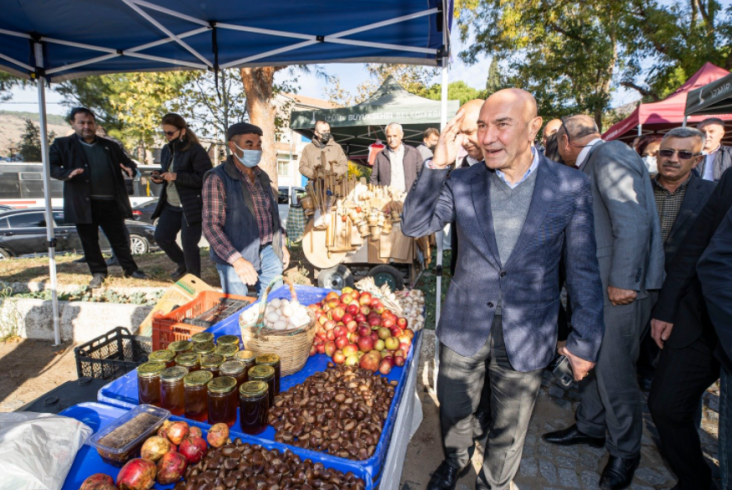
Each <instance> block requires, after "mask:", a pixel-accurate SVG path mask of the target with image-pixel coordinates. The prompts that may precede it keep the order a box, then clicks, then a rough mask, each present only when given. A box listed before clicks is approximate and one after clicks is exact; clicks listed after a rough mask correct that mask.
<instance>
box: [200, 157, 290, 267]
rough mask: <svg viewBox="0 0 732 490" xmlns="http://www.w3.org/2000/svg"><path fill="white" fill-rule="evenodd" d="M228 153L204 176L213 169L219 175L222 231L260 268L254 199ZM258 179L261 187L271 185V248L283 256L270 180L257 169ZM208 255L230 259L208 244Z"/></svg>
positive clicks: (240, 251) (209, 173)
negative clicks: (223, 218) (223, 208)
mask: <svg viewBox="0 0 732 490" xmlns="http://www.w3.org/2000/svg"><path fill="white" fill-rule="evenodd" d="M231 158H232V157H229V159H228V160H226V162H225V163H224V164H223V165H219V166H217V167H214V168H213V169H212V170H210V171H209V172H207V173H206V176H205V177H204V182H205V180H206V179H207V178H208V177H210V176H211V174H212V173H215V174H216V175H218V177H219V178H220V179H221V181H222V182H223V183H224V192H225V193H226V222H225V223H224V233H225V234H226V236H227V237H228V238H229V241H230V242H231V244H232V245H233V246H234V248H235V249H237V250H238V251H239V253H241V255H242V257H244V260H246V261H248V262H251V264H252V266H253V267H254V268H255V269H256V270H259V269H260V267H261V261H260V258H259V251H260V248H261V247H260V243H259V226H258V225H257V218H256V217H255V216H254V200H253V199H252V196H251V194H249V192H248V191H247V186H246V184H245V183H244V182H242V180H241V179H243V178H244V177H243V176H242V175H241V173H239V171H238V170H237V169H236V166H235V165H234V162H233V161H232V160H231ZM259 182H260V183H261V185H262V188H263V189H265V190H267V189H270V192H269V194H270V196H269V197H270V209H271V210H272V230H273V235H272V248H273V249H274V251H275V254H277V256H278V257H279V258H280V259H282V234H281V231H280V213H279V212H278V210H277V201H276V200H275V198H274V193H273V192H272V191H271V189H272V184H271V183H270V180H269V176H268V175H267V174H266V173H265V172H260V173H259ZM211 259H212V260H213V261H214V262H216V263H217V264H222V265H229V263H228V262H227V261H226V260H224V259H222V258H221V257H219V256H218V255H216V253H215V252H214V250H213V247H212V248H211Z"/></svg>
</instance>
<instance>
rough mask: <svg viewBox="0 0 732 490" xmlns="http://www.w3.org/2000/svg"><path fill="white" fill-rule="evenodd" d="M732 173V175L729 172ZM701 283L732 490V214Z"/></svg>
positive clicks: (724, 463) (722, 454)
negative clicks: (714, 343) (718, 366)
mask: <svg viewBox="0 0 732 490" xmlns="http://www.w3.org/2000/svg"><path fill="white" fill-rule="evenodd" d="M727 173H729V172H727ZM696 270H697V273H698V274H699V282H700V283H701V285H702V290H703V291H704V299H705V300H706V304H707V309H708V311H709V318H710V319H711V321H712V324H713V325H714V329H715V331H716V332H717V336H718V337H719V346H718V347H717V352H716V355H717V357H718V358H719V359H720V360H721V361H722V379H721V390H720V394H719V397H720V404H719V417H720V424H719V468H720V470H721V473H722V475H721V476H722V488H723V489H726V488H732V481H730V479H731V478H732V474H731V473H732V472H730V468H731V467H732V461H730V456H732V453H730V450H731V449H732V447H730V446H731V445H732V437H730V436H731V435H732V434H730V433H729V427H730V425H729V423H730V413H732V412H731V411H732V407H731V406H730V400H729V396H730V391H729V390H730V389H732V386H730V382H732V375H730V373H732V361H730V359H732V280H731V279H730V278H732V210H728V211H727V214H726V215H725V217H724V219H723V221H722V223H721V224H720V225H719V228H718V229H717V232H716V233H715V234H714V237H712V241H711V242H709V246H708V247H707V249H706V251H705V252H704V255H702V257H701V259H700V260H699V264H698V265H697V267H696Z"/></svg>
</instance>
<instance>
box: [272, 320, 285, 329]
mask: <svg viewBox="0 0 732 490" xmlns="http://www.w3.org/2000/svg"><path fill="white" fill-rule="evenodd" d="M272 328H274V329H275V330H285V329H286V328H287V322H286V321H284V320H278V321H276V322H275V324H274V325H273V326H272Z"/></svg>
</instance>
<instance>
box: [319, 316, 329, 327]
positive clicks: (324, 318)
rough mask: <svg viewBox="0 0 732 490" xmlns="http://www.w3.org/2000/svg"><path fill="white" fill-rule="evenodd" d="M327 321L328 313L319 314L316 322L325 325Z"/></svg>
mask: <svg viewBox="0 0 732 490" xmlns="http://www.w3.org/2000/svg"><path fill="white" fill-rule="evenodd" d="M327 321H328V315H320V316H319V317H318V323H320V324H321V325H325V322H327Z"/></svg>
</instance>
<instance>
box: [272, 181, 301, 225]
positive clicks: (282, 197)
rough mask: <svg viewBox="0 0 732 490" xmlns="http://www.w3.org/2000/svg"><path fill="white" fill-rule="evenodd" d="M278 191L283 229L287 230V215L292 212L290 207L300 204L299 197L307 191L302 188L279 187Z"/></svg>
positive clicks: (278, 207)
mask: <svg viewBox="0 0 732 490" xmlns="http://www.w3.org/2000/svg"><path fill="white" fill-rule="evenodd" d="M277 190H278V191H279V195H278V196H277V209H279V211H280V221H281V222H282V227H283V228H285V229H287V215H288V214H289V212H290V206H291V205H297V204H298V203H299V202H300V200H299V199H298V197H297V196H298V194H302V193H304V192H305V189H303V188H302V187H279V188H278V189H277Z"/></svg>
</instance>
